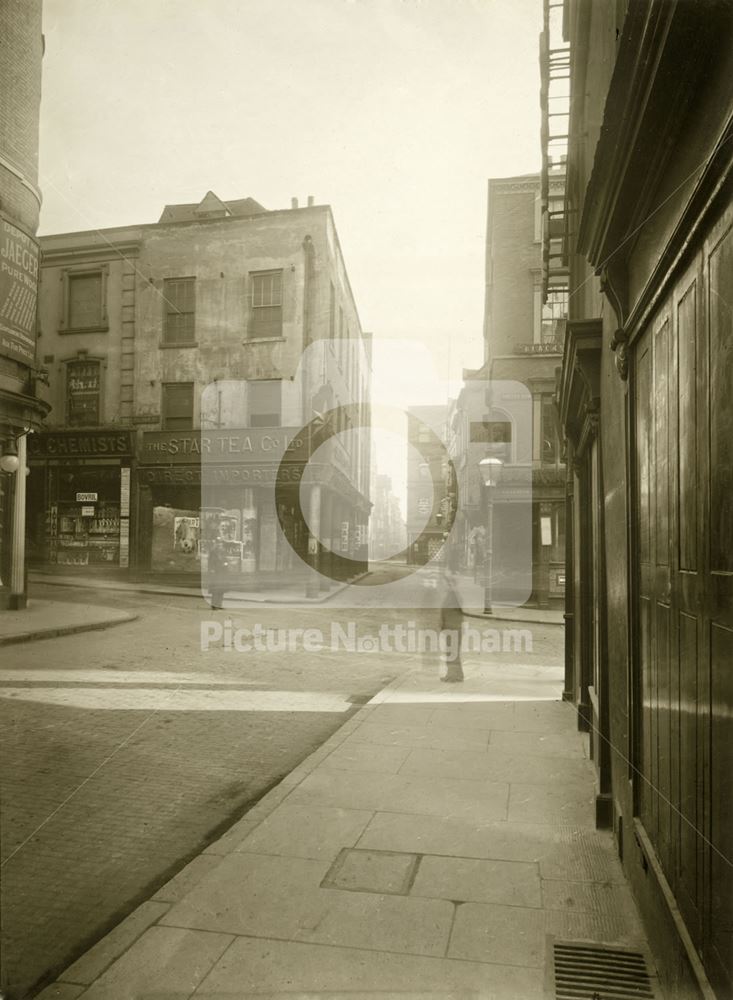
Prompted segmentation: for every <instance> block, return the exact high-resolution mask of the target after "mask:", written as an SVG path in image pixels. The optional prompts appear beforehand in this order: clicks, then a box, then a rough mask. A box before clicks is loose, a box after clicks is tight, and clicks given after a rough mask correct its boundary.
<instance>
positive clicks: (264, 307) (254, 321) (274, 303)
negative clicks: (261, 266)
mask: <svg viewBox="0 0 733 1000" xmlns="http://www.w3.org/2000/svg"><path fill="white" fill-rule="evenodd" d="M250 282H251V288H250V296H251V302H252V309H251V316H250V323H249V328H248V331H247V332H248V336H250V337H281V336H282V271H264V272H261V273H257V274H251V275H250Z"/></svg>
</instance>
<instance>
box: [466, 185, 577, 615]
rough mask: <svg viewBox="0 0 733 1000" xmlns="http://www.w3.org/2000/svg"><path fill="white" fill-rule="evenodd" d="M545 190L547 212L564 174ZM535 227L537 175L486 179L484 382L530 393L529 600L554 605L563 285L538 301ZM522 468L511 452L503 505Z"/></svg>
mask: <svg viewBox="0 0 733 1000" xmlns="http://www.w3.org/2000/svg"><path fill="white" fill-rule="evenodd" d="M548 187H549V192H550V202H551V204H552V207H553V209H554V206H555V203H556V201H557V199H558V198H561V196H562V192H563V190H564V176H563V175H562V174H557V173H553V174H552V175H551V176H549V177H548ZM542 225H543V214H542V210H541V178H540V175H539V174H529V175H526V176H520V177H502V178H492V179H491V180H490V181H489V197H488V222H487V238H486V308H485V318H484V351H485V355H484V357H485V361H484V366H483V369H482V371H483V374H484V377H485V379H486V380H487V381H488V382H489V384H491V383H492V382H500V381H507V382H509V381H513V382H520V383H522V384H523V385H525V386H527V388H528V389H529V391H530V393H531V396H532V408H533V415H532V454H531V467H532V567H533V573H532V594H531V598H530V599H531V600H532V601H533V602H535V603H537V604H539V605H540V606H545V605H547V604H549V603H551V602H560V601H561V599H562V597H563V594H564V589H565V466H564V459H563V455H562V449H561V446H560V435H559V426H558V421H557V416H556V412H557V411H556V407H555V403H554V392H555V379H556V370H557V368H558V367H559V365H560V362H561V360H562V345H563V337H564V327H565V319H566V315H567V307H568V293H567V276H566V277H565V280H564V283H562V281H561V280H560V276H559V275H558V280H557V281H556V282H554V283H553V286H552V288H551V289H549V290H548V293H547V296H546V299H545V301H544V302H543V298H542V275H543V257H542ZM495 419H496V420H497V421H498V423H500V422H501V420H500V416H499V415H495ZM507 443H509V442H507ZM512 447H513V446H512ZM526 471H527V470H526V468H524V467H522V464H521V463H519V462H518V461H517V456H516V454H513V452H512V451H511V449H510V457H509V461H508V462H507V463H506V464H505V467H504V470H503V478H502V490H503V495H504V497H505V499H506V500H507V502H508V499H509V496H510V493H511V490H512V483H513V481H514V480H516V485H517V487H518V488H520V483H521V484H525V483H526ZM522 502H524V500H522Z"/></svg>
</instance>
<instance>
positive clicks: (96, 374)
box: [66, 360, 100, 427]
mask: <svg viewBox="0 0 733 1000" xmlns="http://www.w3.org/2000/svg"><path fill="white" fill-rule="evenodd" d="M99 389H100V364H99V362H98V361H87V360H83V361H70V362H69V364H67V366H66V421H67V423H68V425H69V427H95V426H96V425H97V424H98V423H99Z"/></svg>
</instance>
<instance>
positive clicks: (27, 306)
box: [0, 216, 38, 364]
mask: <svg viewBox="0 0 733 1000" xmlns="http://www.w3.org/2000/svg"><path fill="white" fill-rule="evenodd" d="M37 298H38V244H37V243H36V241H35V240H33V239H31V237H30V236H28V235H27V234H26V233H24V232H23V231H22V230H21V229H18V227H17V226H14V225H13V224H12V222H9V221H8V220H7V219H5V218H3V217H2V216H0V355H2V356H3V357H6V358H13V360H15V361H19V362H21V364H33V361H34V360H35V353H36V337H35V332H36V299H37Z"/></svg>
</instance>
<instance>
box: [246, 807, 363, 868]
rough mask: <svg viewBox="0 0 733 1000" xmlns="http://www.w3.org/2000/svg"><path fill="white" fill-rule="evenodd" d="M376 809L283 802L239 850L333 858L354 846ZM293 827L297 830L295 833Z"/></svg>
mask: <svg viewBox="0 0 733 1000" xmlns="http://www.w3.org/2000/svg"><path fill="white" fill-rule="evenodd" d="M372 815H373V813H371V812H370V811H368V810H364V809H338V808H330V807H328V806H321V807H319V806H299V805H295V804H290V803H283V805H282V806H281V807H280V808H279V809H278V810H277V812H275V813H274V814H272V815H271V816H268V817H267V819H265V820H264V821H263V822H262V823H261V824H260V825H259V826H258V827H257V828H256V829H255V830H253V832H252V833H251V834H250V835H249V836H248V837H245V839H244V840H243V841H242V842H241V844H239V845H238V846H237V848H236V850H237V851H245V852H248V853H254V854H283V855H287V856H289V857H296V858H312V859H313V860H316V861H320V860H332V859H333V858H335V857H336V855H337V854H338V853H339V851H340V850H342V848H344V847H353V846H354V845H355V844H356V842H357V840H358V839H359V837H360V835H361V834H362V833H363V831H364V829H365V828H366V826H367V824H368V823H369V820H370V819H371V818H372ZM293 831H297V834H296V835H295V836H293Z"/></svg>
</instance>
